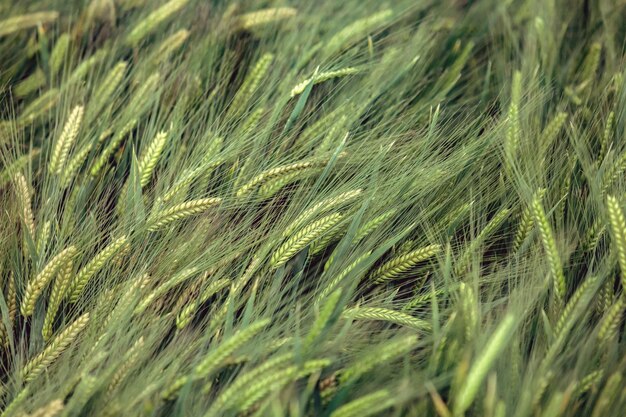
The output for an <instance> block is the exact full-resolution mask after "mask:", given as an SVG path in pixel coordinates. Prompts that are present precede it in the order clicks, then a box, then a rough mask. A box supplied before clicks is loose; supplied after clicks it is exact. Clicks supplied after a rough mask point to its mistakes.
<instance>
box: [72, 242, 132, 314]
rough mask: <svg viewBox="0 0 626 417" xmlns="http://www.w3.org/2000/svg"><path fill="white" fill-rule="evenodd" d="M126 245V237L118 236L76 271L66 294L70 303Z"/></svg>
mask: <svg viewBox="0 0 626 417" xmlns="http://www.w3.org/2000/svg"><path fill="white" fill-rule="evenodd" d="M127 244H128V237H127V236H126V235H123V236H120V237H119V238H117V239H115V240H114V241H112V242H111V243H109V244H108V245H107V246H106V247H105V248H104V249H102V250H101V251H100V252H99V253H98V254H97V255H96V256H94V257H93V259H92V260H91V261H89V262H87V264H86V265H85V266H83V267H82V268H81V269H80V270H79V271H78V273H77V274H76V277H74V280H73V281H72V282H71V284H70V288H69V289H68V292H67V294H68V297H69V300H70V302H71V303H75V302H77V301H78V298H79V297H80V295H81V294H82V292H83V290H84V289H85V286H86V285H87V283H88V282H89V280H90V279H91V278H92V277H93V276H94V275H95V274H96V273H98V272H99V271H100V270H101V269H102V268H103V267H104V265H105V264H106V263H107V262H108V261H109V260H111V258H113V256H114V255H115V254H116V253H117V251H119V250H120V249H121V248H122V247H123V246H125V245H127Z"/></svg>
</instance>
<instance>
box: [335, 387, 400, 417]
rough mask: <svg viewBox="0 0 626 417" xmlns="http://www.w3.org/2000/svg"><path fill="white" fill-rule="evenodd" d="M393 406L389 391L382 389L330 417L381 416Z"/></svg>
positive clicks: (347, 405) (341, 408) (337, 410)
mask: <svg viewBox="0 0 626 417" xmlns="http://www.w3.org/2000/svg"><path fill="white" fill-rule="evenodd" d="M392 405H393V398H392V396H391V394H389V391H387V390H386V389H381V390H378V391H375V392H372V393H371V394H367V395H363V396H362V397H359V398H357V399H356V400H352V401H350V402H348V403H346V404H344V405H342V406H340V407H339V408H337V409H336V410H335V411H333V412H332V413H331V414H330V417H362V416H368V415H373V414H379V413H380V412H381V411H383V410H385V409H387V408H389V407H391V406H392Z"/></svg>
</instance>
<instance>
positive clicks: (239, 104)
mask: <svg viewBox="0 0 626 417" xmlns="http://www.w3.org/2000/svg"><path fill="white" fill-rule="evenodd" d="M272 61H274V55H272V54H269V53H268V54H265V55H263V56H262V57H261V58H259V60H258V61H257V63H256V64H255V65H254V67H253V68H252V69H251V70H250V72H249V73H248V74H247V75H246V78H245V79H244V81H243V83H242V84H241V87H239V89H238V90H237V93H236V94H235V97H234V98H233V101H232V103H231V104H230V107H229V109H228V114H227V116H226V119H231V118H235V117H236V116H238V115H239V113H241V112H242V111H243V110H244V109H245V107H246V106H247V105H248V103H249V101H250V99H251V98H252V96H253V95H254V93H255V91H256V90H257V88H258V87H259V85H260V84H261V80H263V78H264V77H265V74H267V71H268V70H269V68H270V65H271V64H272Z"/></svg>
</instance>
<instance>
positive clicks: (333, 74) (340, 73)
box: [290, 67, 361, 97]
mask: <svg viewBox="0 0 626 417" xmlns="http://www.w3.org/2000/svg"><path fill="white" fill-rule="evenodd" d="M360 72H361V69H359V68H355V67H348V68H342V69H338V70H334V71H325V72H320V73H318V74H317V75H315V76H313V77H311V78H307V79H306V80H304V81H302V82H301V83H299V84H298V85H296V86H295V87H294V88H293V89H292V90H291V93H290V96H291V97H295V96H297V95H300V94H302V93H303V92H304V90H305V89H306V88H307V86H308V85H309V84H313V85H315V84H320V83H323V82H324V81H328V80H332V79H333V78H341V77H346V76H348V75H354V74H358V73H360Z"/></svg>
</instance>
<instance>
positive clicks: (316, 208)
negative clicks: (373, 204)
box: [283, 189, 363, 237]
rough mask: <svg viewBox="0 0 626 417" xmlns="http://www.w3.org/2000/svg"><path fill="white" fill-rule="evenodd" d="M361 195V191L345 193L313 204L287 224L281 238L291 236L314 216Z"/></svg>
mask: <svg viewBox="0 0 626 417" xmlns="http://www.w3.org/2000/svg"><path fill="white" fill-rule="evenodd" d="M362 193H363V190H362V189H357V190H352V191H347V192H345V193H341V194H339V195H336V196H333V197H329V198H326V199H324V200H322V201H320V202H319V203H316V204H314V205H313V206H312V207H311V208H309V209H307V210H305V211H304V212H302V214H300V215H299V216H298V217H296V219H295V220H294V221H293V222H291V224H289V226H287V227H286V228H285V230H284V231H283V237H287V236H289V235H291V234H292V233H293V232H294V231H295V230H296V229H297V228H299V227H300V226H302V225H303V224H304V223H306V222H307V221H308V220H310V219H311V218H312V217H313V216H315V215H316V214H319V213H322V212H324V211H329V210H332V209H334V208H336V207H339V206H342V205H344V204H347V203H349V202H351V201H352V200H354V199H356V198H358V197H359V196H360V195H361V194H362Z"/></svg>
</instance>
